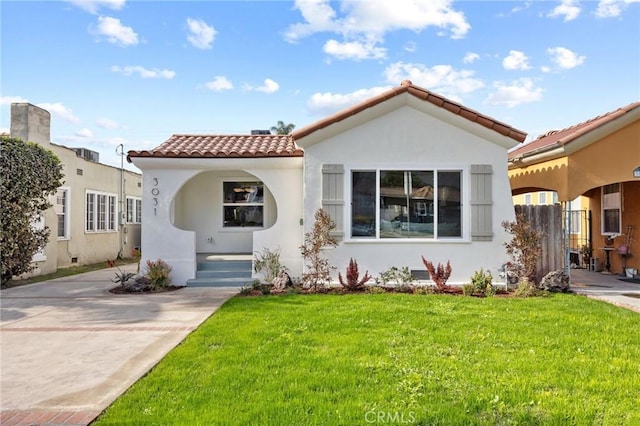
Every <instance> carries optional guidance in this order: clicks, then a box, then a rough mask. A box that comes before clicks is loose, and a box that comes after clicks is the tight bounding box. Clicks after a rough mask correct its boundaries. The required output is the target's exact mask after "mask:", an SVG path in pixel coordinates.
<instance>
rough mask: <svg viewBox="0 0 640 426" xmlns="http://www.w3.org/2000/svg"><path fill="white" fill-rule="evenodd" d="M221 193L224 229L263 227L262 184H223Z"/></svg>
mask: <svg viewBox="0 0 640 426" xmlns="http://www.w3.org/2000/svg"><path fill="white" fill-rule="evenodd" d="M222 192H223V196H224V201H223V204H222V209H223V217H224V223H223V226H224V227H225V228H237V227H260V228H261V227H263V226H264V185H263V183H262V182H256V181H251V182H224V183H223V191H222Z"/></svg>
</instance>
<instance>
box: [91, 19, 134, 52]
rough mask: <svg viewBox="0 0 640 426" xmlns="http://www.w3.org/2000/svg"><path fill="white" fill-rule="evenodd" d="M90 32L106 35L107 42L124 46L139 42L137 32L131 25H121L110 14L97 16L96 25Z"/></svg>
mask: <svg viewBox="0 0 640 426" xmlns="http://www.w3.org/2000/svg"><path fill="white" fill-rule="evenodd" d="M91 32H92V33H93V34H95V35H98V36H104V37H106V38H107V40H108V41H109V43H113V44H118V45H120V46H124V47H126V46H133V45H136V44H138V43H139V40H138V34H136V32H135V31H133V29H132V28H131V27H126V26H124V25H122V23H121V22H120V20H119V19H117V18H112V17H110V16H99V17H98V25H97V26H96V27H93V28H91Z"/></svg>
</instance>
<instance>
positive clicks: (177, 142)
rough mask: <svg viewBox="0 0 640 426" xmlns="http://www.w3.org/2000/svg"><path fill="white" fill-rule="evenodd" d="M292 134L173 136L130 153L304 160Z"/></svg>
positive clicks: (132, 154) (171, 156) (133, 154)
mask: <svg viewBox="0 0 640 426" xmlns="http://www.w3.org/2000/svg"><path fill="white" fill-rule="evenodd" d="M302 155H303V154H302V150H301V149H300V148H298V147H297V146H296V144H295V142H294V140H293V138H292V137H291V136H290V135H173V136H171V137H170V138H169V139H168V140H167V141H166V142H164V143H163V144H161V145H160V146H158V147H156V148H154V149H152V150H150V151H129V152H128V155H127V158H128V159H129V158H132V157H164V158H255V157H302Z"/></svg>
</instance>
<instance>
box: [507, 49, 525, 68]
mask: <svg viewBox="0 0 640 426" xmlns="http://www.w3.org/2000/svg"><path fill="white" fill-rule="evenodd" d="M502 66H503V67H504V69H506V70H528V69H529V68H531V67H530V66H529V58H527V55H525V54H524V53H523V52H520V51H518V50H510V51H509V55H507V56H506V57H505V58H504V59H503V60H502Z"/></svg>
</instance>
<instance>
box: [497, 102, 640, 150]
mask: <svg viewBox="0 0 640 426" xmlns="http://www.w3.org/2000/svg"><path fill="white" fill-rule="evenodd" d="M636 108H640V102H634V103H631V104H629V105H627V106H624V107H622V108H618V109H616V110H615V111H611V112H608V113H606V114H603V115H599V116H597V117H595V118H592V119H590V120H587V121H585V122H583V123H579V124H576V125H574V126H571V127H567V128H566V129H562V130H550V131H548V132H546V133H545V134H543V135H540V136H538V138H537V139H535V140H533V141H531V142H529V143H527V144H525V145H523V146H520V147H519V148H517V149H514V150H513V151H511V152H510V153H509V159H513V158H517V157H520V156H523V155H526V154H530V153H534V152H536V153H537V152H543V151H545V150H548V149H552V148H555V147H557V146H564V145H567V144H569V143H571V142H572V141H574V140H576V139H578V138H579V137H580V136H583V135H585V134H587V133H589V132H591V131H593V130H595V129H597V128H599V127H601V126H603V125H605V124H607V123H610V122H612V121H614V120H616V119H617V118H620V117H622V116H624V115H625V114H628V113H629V112H631V111H632V110H634V109H636Z"/></svg>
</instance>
